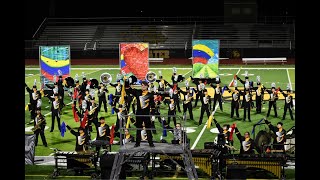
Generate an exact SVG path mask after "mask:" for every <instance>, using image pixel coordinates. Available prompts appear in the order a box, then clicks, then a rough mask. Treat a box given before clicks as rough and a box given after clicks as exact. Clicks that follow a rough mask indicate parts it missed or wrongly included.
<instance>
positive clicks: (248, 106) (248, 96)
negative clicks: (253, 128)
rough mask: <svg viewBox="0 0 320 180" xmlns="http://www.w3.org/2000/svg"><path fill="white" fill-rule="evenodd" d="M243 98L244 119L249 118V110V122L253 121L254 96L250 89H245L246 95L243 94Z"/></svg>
mask: <svg viewBox="0 0 320 180" xmlns="http://www.w3.org/2000/svg"><path fill="white" fill-rule="evenodd" d="M243 98H244V106H243V109H244V111H243V121H245V120H246V118H247V112H248V120H249V122H251V118H250V111H251V102H252V96H251V94H250V92H249V90H245V93H244V95H243Z"/></svg>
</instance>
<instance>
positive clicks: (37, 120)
mask: <svg viewBox="0 0 320 180" xmlns="http://www.w3.org/2000/svg"><path fill="white" fill-rule="evenodd" d="M39 123H40V124H39ZM34 126H38V127H39V128H38V129H36V130H35V131H34V134H35V135H36V139H35V145H36V146H37V145H38V137H39V134H40V136H41V140H42V143H43V145H44V146H45V147H47V146H48V144H47V141H46V136H45V135H44V128H45V127H46V120H45V118H44V116H43V115H42V114H39V115H37V116H36V117H35V119H34Z"/></svg>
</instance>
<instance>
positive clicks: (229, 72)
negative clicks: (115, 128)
mask: <svg viewBox="0 0 320 180" xmlns="http://www.w3.org/2000/svg"><path fill="white" fill-rule="evenodd" d="M175 67H177V68H186V69H178V70H177V73H178V74H182V75H184V76H185V77H186V78H188V77H189V76H191V74H192V69H191V66H185V65H184V66H180V65H177V66H175ZM36 68H38V67H36V66H28V67H26V70H25V75H26V76H25V82H26V83H27V84H28V86H29V87H32V85H33V82H34V79H37V82H38V84H37V86H38V87H40V83H39V82H40V78H39V73H40V70H39V69H36ZM77 68H81V69H77ZM82 68H83V69H82ZM88 68H95V69H88ZM101 68H105V69H101ZM107 68H119V66H114V65H112V66H108V65H104V66H97V65H94V66H89V65H88V66H72V69H71V76H72V77H75V75H76V74H78V75H79V76H80V77H81V73H82V72H85V73H86V77H87V78H96V79H98V80H99V77H100V75H101V74H102V73H105V72H108V73H110V74H111V75H112V77H113V82H115V79H116V74H117V73H119V69H107ZM150 68H152V69H151V71H153V72H155V73H156V74H158V71H159V70H161V71H162V75H163V77H164V79H166V80H168V82H171V75H172V65H151V66H150ZM163 68H165V69H163ZM219 68H220V69H219V74H220V77H221V81H222V82H221V84H222V85H229V83H230V82H231V81H232V78H233V75H234V74H238V76H239V77H241V79H244V73H245V71H248V73H249V78H250V80H253V81H254V82H256V76H257V75H259V76H260V77H261V82H262V84H263V85H264V86H266V87H267V88H270V87H271V83H272V82H275V83H276V87H280V88H281V89H283V90H286V88H287V84H288V83H290V84H291V86H292V89H293V90H295V70H294V66H292V65H246V66H245V65H243V66H242V67H241V65H232V66H226V65H223V66H220V67H219ZM80 82H81V80H80ZM238 84H239V85H238V86H239V87H243V85H242V84H240V82H239V81H238ZM179 86H180V87H184V86H185V85H184V82H183V83H180V84H179ZM190 86H191V87H192V86H194V84H192V83H190ZM207 88H209V86H208V85H207ZM108 89H109V93H114V92H115V88H113V87H108ZM209 94H210V91H209ZM210 95H211V96H213V94H210ZM96 98H97V97H96ZM64 101H65V104H69V103H70V102H71V100H70V97H68V96H67V93H65V100H64ZM28 102H29V94H28V93H27V91H25V104H27V103H28ZM42 102H43V104H42V113H43V114H45V115H46V120H47V126H48V127H47V128H46V130H45V136H46V139H47V142H48V147H44V146H43V145H42V141H41V138H39V143H38V146H37V147H36V151H35V155H36V156H48V155H52V153H53V151H52V150H51V149H50V148H53V147H54V148H58V149H61V150H63V151H73V150H74V148H75V140H76V139H75V137H74V136H73V135H72V134H71V133H70V132H69V131H67V132H66V133H65V136H64V137H62V136H61V135H60V132H59V130H58V127H57V122H55V130H54V131H53V132H49V131H50V127H51V115H50V113H49V112H50V108H51V105H49V101H48V99H47V98H43V99H42ZM193 103H194V101H193ZM200 106H201V102H198V107H197V108H194V109H193V116H194V119H195V121H192V120H190V119H188V118H189V114H188V113H187V121H186V122H185V125H186V126H187V127H193V129H194V130H195V131H194V132H191V133H188V138H190V141H191V147H192V149H203V148H204V142H209V141H213V139H214V138H215V137H216V135H217V134H214V133H211V132H210V130H211V129H212V128H215V126H212V127H211V128H210V129H207V128H205V127H204V126H205V123H206V121H207V120H208V118H207V117H206V116H204V119H203V123H202V125H200V126H198V125H197V123H198V120H199V116H200ZM180 107H181V110H182V109H183V108H182V104H180ZM283 107H284V100H283V99H281V100H278V101H277V108H278V118H275V117H274V112H273V110H271V113H270V116H269V118H268V120H269V121H271V123H272V124H274V125H276V123H277V122H279V121H281V118H282V115H283ZM223 108H224V111H223V112H221V111H220V109H219V108H217V111H216V113H215V115H214V116H215V118H216V120H217V121H218V122H219V123H220V124H221V125H223V124H226V123H228V124H232V123H236V124H237V127H238V128H239V130H240V132H241V133H242V134H243V133H244V132H245V131H249V132H251V130H252V127H253V125H254V124H255V123H257V122H258V121H259V120H260V119H262V118H263V117H265V116H266V114H267V110H268V102H267V101H266V103H265V104H264V105H263V107H262V108H263V109H262V113H261V114H256V113H255V108H254V109H252V110H251V120H252V122H248V121H246V122H243V121H241V120H237V119H235V118H233V119H231V118H230V111H231V110H230V108H231V103H230V101H227V100H226V101H225V102H224V104H223ZM293 113H295V111H293ZM161 114H167V107H166V106H165V105H162V107H161ZM239 114H240V117H241V118H242V117H243V109H240V110H239ZM177 115H178V116H181V117H182V113H179V112H178V111H177ZM98 116H99V117H101V116H104V117H106V122H107V124H108V125H109V126H111V125H112V124H114V123H115V121H116V115H115V114H113V115H112V114H111V109H110V106H109V105H108V112H107V113H106V112H104V110H103V108H101V112H100V113H99V115H98ZM29 122H30V112H28V111H26V112H25V127H26V134H30V133H31V134H32V132H30V131H27V129H30V128H31V127H32V126H33V123H32V124H28V123H29ZM61 122H66V123H67V124H68V125H69V126H71V127H74V128H75V129H76V128H77V127H79V123H76V122H75V121H74V119H73V115H72V110H71V106H70V105H68V106H66V107H64V109H63V113H62V116H61ZM155 122H156V128H158V130H157V134H154V135H153V139H154V140H155V141H159V140H160V136H161V135H162V130H161V126H160V124H159V122H158V121H155ZM177 122H179V118H178V120H177ZM282 122H283V123H284V125H283V127H284V129H289V128H291V127H292V126H294V125H295V121H292V120H291V119H290V115H289V112H287V116H286V120H284V121H282ZM171 123H172V124H171V126H173V122H172V120H171ZM265 128H268V127H266V126H264V125H263V126H258V127H257V128H256V132H258V131H259V130H263V129H265ZM93 129H95V128H93ZM201 132H202V133H201ZM131 134H132V135H134V136H135V132H134V131H132V132H131ZM167 134H168V136H167V137H166V138H165V139H166V140H167V141H171V139H172V138H173V136H172V134H171V133H167ZM95 137H96V132H95V130H94V132H93V136H92V138H95ZM234 138H235V139H234V142H235V143H234V146H235V148H236V149H239V147H240V143H239V141H238V139H237V138H236V137H235V136H234ZM115 140H116V141H119V139H118V138H116V139H115ZM118 149H119V145H113V146H112V151H117V150H118Z"/></svg>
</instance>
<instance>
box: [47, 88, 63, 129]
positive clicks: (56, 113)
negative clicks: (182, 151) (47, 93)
mask: <svg viewBox="0 0 320 180" xmlns="http://www.w3.org/2000/svg"><path fill="white" fill-rule="evenodd" d="M53 96H54V98H52V97H49V98H50V100H51V104H52V106H51V117H52V122H51V130H50V132H53V130H54V120H55V118H56V117H57V121H58V128H59V131H61V130H60V126H61V124H60V102H59V95H58V94H54V95H53Z"/></svg>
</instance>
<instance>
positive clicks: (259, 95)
mask: <svg viewBox="0 0 320 180" xmlns="http://www.w3.org/2000/svg"><path fill="white" fill-rule="evenodd" d="M258 85H260V84H258ZM265 89H266V88H265V87H263V88H261V87H260V88H259V87H254V88H253V90H255V92H256V112H257V113H261V108H262V100H263V96H264V91H265Z"/></svg>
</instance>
